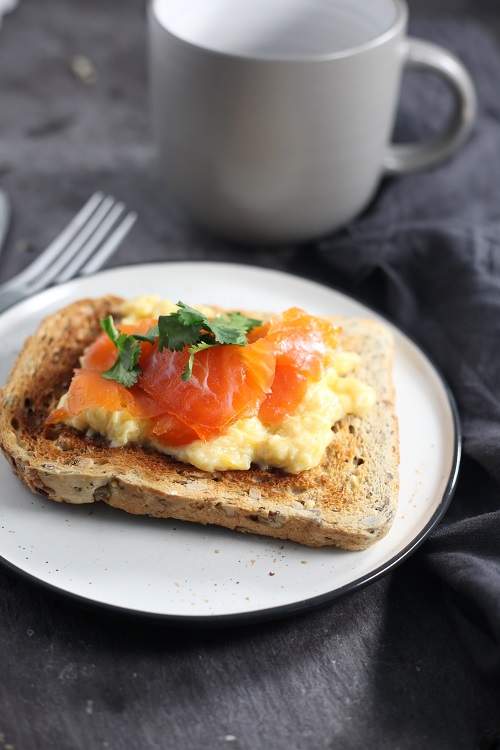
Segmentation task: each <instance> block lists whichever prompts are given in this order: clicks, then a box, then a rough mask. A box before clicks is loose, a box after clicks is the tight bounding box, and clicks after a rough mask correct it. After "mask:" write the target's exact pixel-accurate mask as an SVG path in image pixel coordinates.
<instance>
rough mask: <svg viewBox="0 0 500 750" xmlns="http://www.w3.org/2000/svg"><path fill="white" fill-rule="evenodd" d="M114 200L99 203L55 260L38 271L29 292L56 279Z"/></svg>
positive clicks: (103, 217)
mask: <svg viewBox="0 0 500 750" xmlns="http://www.w3.org/2000/svg"><path fill="white" fill-rule="evenodd" d="M114 202H115V201H114V198H111V197H107V198H104V200H103V201H102V203H100V205H99V206H98V207H97V209H96V210H95V211H94V213H93V214H92V215H91V217H90V219H88V220H87V222H86V223H85V224H83V225H82V226H81V227H80V229H79V231H78V234H76V236H74V237H73V239H72V240H71V242H70V243H69V244H67V245H66V247H65V248H64V249H63V250H62V252H60V254H59V255H58V257H57V258H55V260H54V261H53V262H52V263H51V264H50V265H49V266H48V267H47V268H45V269H44V271H43V272H42V273H40V275H39V276H38V278H37V279H36V280H35V281H33V283H32V284H30V293H33V292H36V291H38V290H39V289H43V288H44V287H46V286H48V285H49V284H52V282H53V281H54V280H55V279H57V277H58V275H59V273H61V271H62V270H63V269H64V268H65V266H66V265H67V264H68V263H70V262H71V261H72V259H73V258H74V257H75V256H77V255H78V254H79V253H80V252H81V250H82V248H83V247H84V246H85V244H86V242H87V241H88V240H89V239H90V237H92V235H93V234H94V232H95V231H96V230H97V229H98V228H99V227H100V225H101V223H102V222H103V221H104V219H105V218H106V216H107V215H108V214H109V212H110V211H111V209H112V207H113V205H114Z"/></svg>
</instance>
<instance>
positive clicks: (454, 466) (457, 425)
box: [0, 260, 462, 627]
mask: <svg viewBox="0 0 500 750" xmlns="http://www.w3.org/2000/svg"><path fill="white" fill-rule="evenodd" d="M164 265H189V266H192V265H210V266H225V267H227V268H228V269H244V268H248V269H251V270H253V271H260V272H264V273H270V274H273V273H275V274H279V275H283V276H289V277H292V278H294V279H296V280H299V281H300V280H303V281H307V282H308V283H312V284H316V285H317V286H318V287H321V288H323V289H326V290H330V291H333V292H336V293H337V294H340V295H341V296H343V297H345V298H346V299H348V300H350V301H354V302H357V303H358V304H360V305H362V306H363V307H365V308H366V309H368V310H371V311H373V312H374V313H375V314H376V315H377V316H379V317H381V318H382V319H384V320H385V321H386V322H387V323H388V324H389V325H391V326H392V327H393V328H395V329H396V330H397V331H398V332H399V333H400V334H402V335H403V336H404V337H406V338H407V339H408V340H409V341H410V342H411V343H412V344H413V345H414V346H415V347H416V348H417V350H418V351H419V353H420V354H421V355H422V356H423V357H424V359H426V360H427V361H428V363H429V364H430V365H431V366H432V368H433V369H434V371H435V374H436V375H437V377H438V379H439V381H440V384H441V387H442V388H443V391H444V393H445V395H446V397H447V399H448V406H449V407H450V411H451V417H452V426H453V430H454V446H453V458H452V461H451V468H450V473H449V476H448V479H447V483H446V487H445V489H444V492H443V496H442V498H441V500H440V501H439V504H438V505H437V507H436V509H435V511H434V513H433V514H432V516H431V518H430V519H429V520H428V522H427V523H426V524H425V526H424V527H423V528H422V529H421V530H420V532H419V533H418V534H417V535H416V536H415V537H413V538H412V539H411V541H410V542H409V543H408V544H407V545H406V546H405V547H404V548H403V549H402V550H400V551H399V552H397V553H396V554H395V555H393V556H392V557H391V558H390V559H389V560H387V561H386V562H384V563H382V564H381V565H379V566H377V567H376V568H374V569H373V570H371V571H369V572H368V573H365V574H364V575H361V576H360V577H359V578H356V579H355V580H354V581H350V582H349V583H347V584H344V585H343V586H340V587H338V588H335V589H333V590H331V591H328V592H325V593H322V594H319V595H317V596H313V597H310V598H307V599H300V600H297V601H295V602H290V603H288V604H282V605H277V606H274V607H265V608H263V609H256V610H247V611H244V612H233V613H228V614H203V615H194V614H193V615H183V614H172V613H170V614H168V613H162V612H150V611H146V610H141V609H133V608H131V607H124V606H121V605H117V604H111V603H109V602H104V601H99V600H97V599H93V598H92V597H88V596H85V595H83V594H78V593H75V592H73V591H68V590H67V589H65V588H63V587H60V586H57V585H55V584H53V583H50V582H48V581H44V580H42V579H40V578H38V577H37V576H36V575H34V574H32V573H29V572H27V571H25V570H23V569H22V568H20V567H19V566H17V565H15V564H14V563H12V562H10V561H9V560H6V559H5V558H4V557H3V555H2V554H1V552H0V565H1V566H2V568H4V569H5V570H7V571H8V572H9V573H11V574H13V575H15V577H17V578H20V579H21V580H23V581H25V582H27V583H29V584H31V585H34V586H36V587H39V588H41V589H42V590H45V591H48V592H50V593H51V594H55V595H57V596H62V597H64V598H67V599H69V600H71V601H72V602H75V603H77V604H79V605H82V606H85V607H90V608H94V609H97V610H99V611H104V612H107V613H108V614H111V613H113V614H115V615H116V616H121V617H124V616H125V617H131V618H134V619H135V618H140V619H145V620H148V621H162V622H164V623H167V624H170V625H182V626H193V627H212V626H237V625H246V624H251V623H257V622H264V621H269V620H274V619H276V620H278V619H282V618H285V617H290V616H293V615H296V614H302V613H304V612H309V611H313V610H316V609H319V608H321V607H323V606H326V605H327V604H329V603H331V602H333V601H335V600H337V599H340V598H342V597H343V596H345V595H346V594H348V593H354V592H356V591H359V590H361V589H363V588H365V587H366V586H368V585H369V584H371V583H375V582H376V581H378V580H380V579H381V578H382V577H383V576H385V575H387V574H388V573H390V572H391V571H393V570H395V569H396V568H397V567H399V565H401V564H402V563H403V562H405V561H406V560H407V559H408V558H409V557H410V556H411V555H413V554H414V553H415V552H416V551H417V550H418V549H419V547H421V546H422V544H423V543H424V542H425V540H426V539H427V537H428V536H429V534H430V533H431V532H432V530H433V529H434V528H435V527H436V526H437V525H438V524H439V523H440V521H441V520H442V518H443V516H444V515H445V513H446V511H447V510H448V507H449V505H450V503H451V500H452V498H453V495H454V492H455V489H456V485H457V480H458V476H459V472H460V462H461V456H462V428H461V422H460V415H459V410H458V405H457V402H456V399H455V396H454V394H453V391H452V390H451V387H450V385H449V384H448V381H447V379H446V378H445V377H444V375H443V373H442V370H441V368H440V366H439V365H438V364H437V363H436V361H435V359H434V357H433V356H432V355H430V354H429V353H428V352H427V351H426V350H425V348H423V347H422V345H421V344H420V342H418V341H417V339H416V338H415V336H414V335H413V334H412V333H409V332H408V331H407V330H406V329H405V327H404V326H403V325H401V324H400V323H399V322H397V321H394V320H393V319H391V318H390V317H389V316H388V315H387V314H386V313H384V312H383V311H381V310H379V309H378V308H377V307H376V306H374V305H372V304H370V303H367V302H365V301H364V300H363V299H361V298H360V297H358V296H357V295H355V294H352V293H351V292H346V291H344V290H343V289H341V288H339V287H336V286H335V285H332V284H324V283H322V282H321V281H319V280H318V279H317V278H315V277H308V276H305V275H303V274H297V273H294V272H293V271H292V272H290V271H287V270H282V269H280V268H274V267H270V266H258V265H252V264H249V263H238V262H228V261H217V260H215V261H213V260H164V261H150V262H147V263H128V264H123V265H119V266H113V267H111V268H106V269H104V270H102V271H99V272H97V273H96V274H93V275H92V276H86V277H79V278H76V279H72V280H71V281H68V282H65V283H64V284H60V285H58V286H54V287H49V288H48V289H44V290H43V291H41V292H39V293H38V294H35V295H33V296H32V297H30V298H27V299H29V300H33V299H40V298H43V297H45V296H47V297H49V296H50V294H51V292H52V293H53V291H54V290H55V289H65V288H68V287H70V288H71V287H72V286H78V282H80V281H87V280H88V279H92V278H95V277H96V276H105V275H112V274H113V273H114V272H117V271H118V272H119V271H123V270H128V269H137V268H138V267H140V268H141V269H142V268H147V267H149V266H164ZM27 299H24V300H21V301H19V302H18V303H16V304H15V305H13V306H12V307H9V308H8V309H7V310H4V311H3V312H2V313H1V314H0V322H1V321H2V319H3V318H4V317H5V316H6V315H8V314H9V313H10V312H11V311H12V310H14V309H15V308H18V307H20V306H21V305H23V304H25V303H26V301H27Z"/></svg>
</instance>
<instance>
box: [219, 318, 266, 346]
mask: <svg viewBox="0 0 500 750" xmlns="http://www.w3.org/2000/svg"><path fill="white" fill-rule="evenodd" d="M261 323H262V321H260V320H256V319H255V318H247V317H245V316H244V315H242V314H241V313H239V312H234V313H227V314H226V315H220V316H219V317H218V318H214V320H213V321H212V322H211V323H210V330H211V331H212V333H213V334H214V337H215V340H216V341H218V343H219V344H236V345H238V346H246V343H247V338H246V334H247V333H248V332H249V331H251V330H252V328H255V327H256V326H259V325H261Z"/></svg>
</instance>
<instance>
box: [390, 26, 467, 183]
mask: <svg viewBox="0 0 500 750" xmlns="http://www.w3.org/2000/svg"><path fill="white" fill-rule="evenodd" d="M404 65H405V66H406V67H409V68H416V69H419V70H425V71H430V72H432V73H437V75H439V76H441V78H443V79H444V80H445V81H446V82H447V83H448V84H449V85H450V87H451V90H452V92H453V94H454V99H455V102H454V110H453V113H452V115H451V117H450V119H449V122H448V123H447V124H446V127H445V129H444V131H443V132H442V133H438V134H437V135H435V136H433V137H432V138H429V139H428V140H425V141H423V142H421V143H402V144H392V145H391V146H390V148H389V151H388V152H387V154H386V156H385V159H384V172H385V174H388V175H391V174H392V175H396V174H403V173H405V172H413V171H414V170H416V169H422V168H425V167H430V166H432V165H433V164H436V163H437V162H439V161H442V160H443V159H446V158H447V157H448V156H450V155H451V154H452V153H453V151H455V149H456V148H458V146H459V145H460V144H461V143H462V142H463V141H464V140H465V138H466V137H467V136H468V135H469V133H470V131H471V129H472V126H473V124H474V120H475V118H476V111H477V101H476V93H475V90H474V84H473V83H472V80H471V78H470V76H469V74H468V72H467V71H466V69H465V68H464V66H463V65H462V63H460V62H459V61H458V60H457V58H456V57H455V56H454V55H452V54H451V53H450V52H448V51H447V50H445V49H443V48H442V47H439V46H438V45H437V44H431V43H430V42H424V41H422V40H421V39H412V38H410V39H408V40H407V45H406V50H405V57H404Z"/></svg>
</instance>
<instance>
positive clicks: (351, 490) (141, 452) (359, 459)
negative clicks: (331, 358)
mask: <svg viewBox="0 0 500 750" xmlns="http://www.w3.org/2000/svg"><path fill="white" fill-rule="evenodd" d="M121 302H122V300H121V299H120V298H118V297H113V296H109V297H105V298H101V299H86V300H81V301H79V302H76V303H74V304H72V305H70V306H68V307H66V308H64V309H62V310H60V311H59V312H57V313H55V314H53V315H51V316H50V317H48V318H47V319H46V320H44V321H43V322H42V323H41V325H40V327H39V329H38V331H37V332H36V333H35V335H34V336H32V337H31V338H29V339H28V340H27V342H26V343H25V345H24V348H23V350H22V352H21V354H20V355H19V357H18V359H17V362H16V363H15V365H14V368H13V370H12V372H11V374H10V376H9V379H8V381H7V383H6V385H5V386H4V387H3V389H2V391H1V399H2V409H1V414H0V445H1V447H2V450H3V453H4V454H5V456H6V458H7V460H8V461H9V462H10V463H11V465H12V468H13V469H14V471H15V472H16V474H17V475H18V477H19V479H20V480H21V481H22V482H23V483H24V484H25V485H26V486H27V487H29V488H30V489H31V490H32V491H33V492H36V493H38V494H40V495H43V496H44V497H47V498H49V499H51V500H55V501H57V502H62V501H65V502H68V503H78V504H80V503H93V502H99V501H100V502H105V503H107V504H108V505H111V506H113V507H115V508H121V509H122V510H124V511H127V512H128V513H133V514H138V515H149V516H156V517H160V518H176V519H180V520H184V521H193V522H197V523H201V524H216V525H219V526H224V527H227V528H229V529H236V530H238V531H242V532H253V533H257V534H264V535H267V536H271V537H276V538H279V539H290V540H293V541H295V542H299V543H302V544H306V545H309V546H312V547H319V546H324V545H335V546H338V547H342V548H344V549H349V550H360V549H365V548H366V547H368V546H369V545H371V544H372V543H373V542H375V541H377V540H378V539H380V538H381V537H383V536H384V535H385V534H386V533H387V531H388V530H389V528H390V526H391V524H392V521H393V518H394V515H395V511H396V506H397V497H398V484H399V480H398V463H399V441H398V425H397V418H396V415H395V408H394V389H393V385H392V378H391V368H392V352H393V342H392V336H391V334H390V332H389V331H388V330H387V329H386V328H385V327H384V326H383V325H381V324H379V323H378V322H375V321H371V320H364V319H347V318H346V319H338V320H339V322H340V323H341V324H342V326H343V330H344V333H343V341H342V344H343V346H344V348H345V349H348V350H351V351H355V352H358V353H359V354H360V355H361V364H360V365H359V367H358V369H357V370H356V373H355V375H356V377H358V378H359V379H360V380H362V381H363V382H365V383H367V384H369V385H372V386H373V387H374V388H375V391H376V393H377V402H376V405H375V406H374V408H373V409H372V410H371V412H370V413H369V415H368V416H367V417H364V418H363V419H360V418H358V417H353V416H348V417H345V418H344V419H342V420H341V421H340V422H338V423H337V424H336V425H334V427H333V428H332V441H331V443H330V445H329V447H328V449H327V450H326V453H325V456H324V459H323V461H322V463H321V464H320V465H319V466H318V467H316V468H314V469H311V470H308V471H304V472H302V473H301V474H286V473H284V472H283V471H281V470H278V469H268V470H264V469H260V468H257V467H256V468H253V467H252V468H250V469H249V470H248V471H220V472H219V471H216V472H210V473H209V472H204V471H201V470H199V469H196V468H195V467H193V466H191V465H189V464H185V463H181V462H179V461H177V460H175V459H173V458H170V457H169V456H166V455H164V454H162V453H160V452H158V451H155V450H154V449H150V448H143V447H141V446H139V445H133V444H129V445H126V446H125V447H122V448H112V447H110V444H109V442H108V441H107V440H106V439H105V438H101V437H99V436H98V437H87V436H86V435H84V434H83V433H81V432H77V431H76V430H73V429H72V428H69V427H65V426H63V425H50V426H47V425H45V419H46V417H47V415H48V413H49V412H50V411H51V410H52V409H53V408H55V406H56V405H57V403H58V401H59V398H60V397H61V395H62V394H63V393H64V392H65V391H66V390H67V389H68V387H69V383H70V381H71V378H72V374H73V369H74V368H75V367H77V366H78V364H79V358H80V356H81V354H82V353H83V351H84V349H85V348H86V347H87V346H88V345H89V344H90V343H91V342H92V341H93V340H94V339H95V338H96V337H97V336H98V335H99V333H101V328H100V324H99V319H100V318H101V317H106V316H107V315H109V314H114V315H115V316H116V313H117V310H118V308H119V305H120V303H121ZM336 322H337V320H336ZM117 522H119V520H118V521H117Z"/></svg>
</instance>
